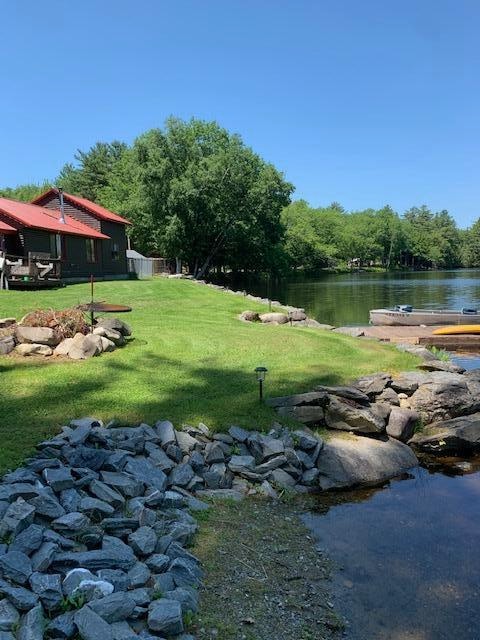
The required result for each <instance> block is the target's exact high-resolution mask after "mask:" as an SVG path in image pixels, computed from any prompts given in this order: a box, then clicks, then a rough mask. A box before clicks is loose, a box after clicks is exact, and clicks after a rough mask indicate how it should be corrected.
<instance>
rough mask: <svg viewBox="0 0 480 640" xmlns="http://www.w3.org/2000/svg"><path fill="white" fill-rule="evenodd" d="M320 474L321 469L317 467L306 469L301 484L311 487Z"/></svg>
mask: <svg viewBox="0 0 480 640" xmlns="http://www.w3.org/2000/svg"><path fill="white" fill-rule="evenodd" d="M319 475H320V471H319V470H318V469H316V468H315V467H314V468H312V469H306V470H305V471H304V472H303V474H302V478H301V484H303V485H305V486H307V487H311V486H313V485H314V484H315V483H316V482H317V479H318V476H319Z"/></svg>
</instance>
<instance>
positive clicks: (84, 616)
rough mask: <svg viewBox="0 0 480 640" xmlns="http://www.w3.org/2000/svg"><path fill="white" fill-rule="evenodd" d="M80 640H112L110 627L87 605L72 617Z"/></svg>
mask: <svg viewBox="0 0 480 640" xmlns="http://www.w3.org/2000/svg"><path fill="white" fill-rule="evenodd" d="M74 620H75V624H76V625H77V629H78V633H79V634H80V637H81V638H82V640H100V639H101V640H114V639H113V632H112V628H111V626H110V625H109V624H108V622H106V621H105V620H104V619H103V618H102V617H101V616H99V615H98V613H95V611H92V609H90V607H89V606H88V605H86V606H84V607H82V608H81V609H80V610H79V611H77V613H76V614H75V616H74Z"/></svg>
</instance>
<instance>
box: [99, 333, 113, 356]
mask: <svg viewBox="0 0 480 640" xmlns="http://www.w3.org/2000/svg"><path fill="white" fill-rule="evenodd" d="M101 342H102V351H105V352H106V353H108V352H109V351H115V349H116V348H117V347H116V345H115V343H114V342H113V340H110V339H109V338H106V337H105V336H101Z"/></svg>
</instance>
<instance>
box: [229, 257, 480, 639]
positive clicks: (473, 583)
mask: <svg viewBox="0 0 480 640" xmlns="http://www.w3.org/2000/svg"><path fill="white" fill-rule="evenodd" d="M237 288H245V289H247V290H248V291H249V292H250V293H253V294H256V295H261V296H262V297H268V298H270V299H274V300H280V301H281V302H283V303H285V304H290V305H294V306H298V307H303V308H305V310H306V312H307V313H308V315H310V316H311V317H314V318H316V319H317V320H318V321H319V322H324V323H328V324H333V325H337V326H339V325H362V324H367V323H368V312H369V310H370V309H374V308H378V307H385V306H387V307H389V306H393V305H395V304H412V305H414V306H415V307H431V308H436V309H441V308H451V309H452V308H453V309H458V308H461V307H464V306H468V307H478V308H480V271H478V270H461V271H437V272H432V271H430V272H416V273H415V272H414V273H411V272H410V273H394V274H388V273H387V274H385V273H353V274H344V275H343V274H342V275H334V274H328V275H322V276H320V277H318V278H308V279H307V278H296V279H291V280H285V281H280V282H275V283H274V282H271V283H267V282H260V283H259V282H257V283H254V282H250V283H243V284H241V285H240V286H238V287H237ZM454 360H455V361H456V362H457V363H458V364H461V365H462V366H463V367H465V368H466V369H471V368H474V367H480V358H479V357H478V356H472V355H465V356H462V355H460V354H456V356H455V358H454ZM458 462H460V466H458V464H457V465H453V466H449V467H447V468H445V467H442V468H437V469H436V470H435V471H432V470H430V471H428V470H426V469H424V468H419V469H417V470H416V471H414V472H413V473H412V474H411V476H410V477H409V479H405V480H395V481H392V482H391V483H390V484H388V485H386V486H384V487H382V488H377V489H364V490H357V491H350V492H345V493H342V494H334V495H331V496H327V497H322V498H321V499H319V506H318V510H317V511H314V512H311V513H308V514H306V515H305V523H306V524H307V526H308V527H310V529H311V530H312V531H313V533H314V535H315V538H316V540H317V542H318V545H319V548H321V549H322V550H324V551H325V553H326V554H327V556H328V557H330V558H331V559H332V560H333V562H334V564H335V566H336V569H335V570H334V577H333V584H334V593H335V602H334V604H335V608H336V609H337V610H338V611H339V612H340V613H341V614H342V615H343V616H344V618H345V619H346V620H347V622H348V624H347V628H346V636H345V637H346V638H347V639H348V640H452V639H454V640H480V604H479V602H480V601H479V597H480V553H479V550H480V460H476V461H474V462H473V463H472V461H470V462H468V463H467V464H468V465H471V466H469V467H468V470H467V472H462V471H461V465H462V461H458ZM320 500H321V501H320ZM325 501H328V502H327V504H325Z"/></svg>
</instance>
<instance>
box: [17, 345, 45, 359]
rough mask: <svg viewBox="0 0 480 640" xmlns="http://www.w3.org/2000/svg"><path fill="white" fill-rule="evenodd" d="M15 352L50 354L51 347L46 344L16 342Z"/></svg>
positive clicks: (30, 354) (38, 354)
mask: <svg viewBox="0 0 480 640" xmlns="http://www.w3.org/2000/svg"><path fill="white" fill-rule="evenodd" d="M15 353H18V355H19V356H51V355H52V354H53V349H52V348H51V347H49V346H47V345H46V344H32V343H23V344H17V346H16V347H15Z"/></svg>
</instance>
